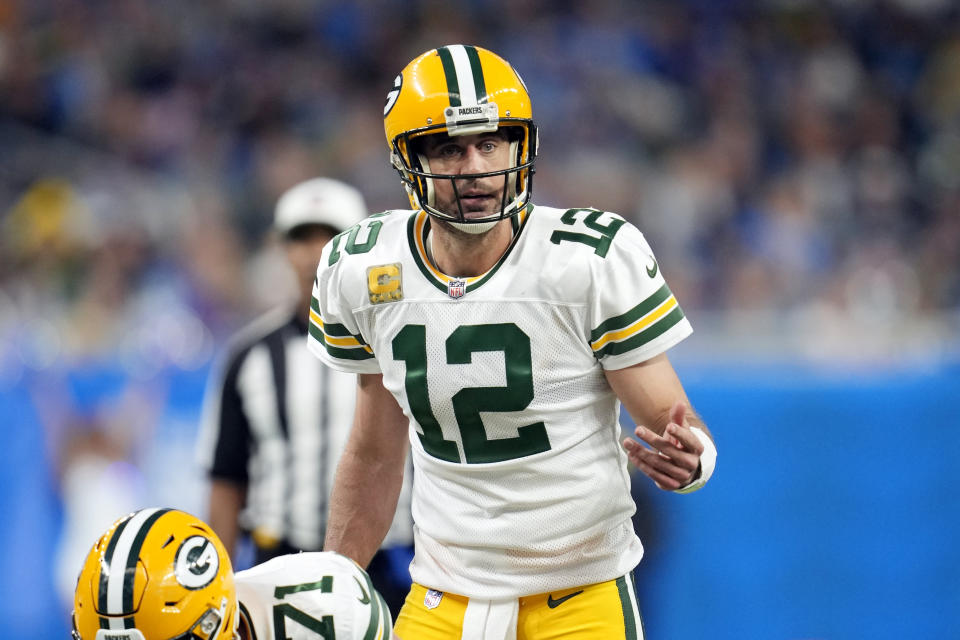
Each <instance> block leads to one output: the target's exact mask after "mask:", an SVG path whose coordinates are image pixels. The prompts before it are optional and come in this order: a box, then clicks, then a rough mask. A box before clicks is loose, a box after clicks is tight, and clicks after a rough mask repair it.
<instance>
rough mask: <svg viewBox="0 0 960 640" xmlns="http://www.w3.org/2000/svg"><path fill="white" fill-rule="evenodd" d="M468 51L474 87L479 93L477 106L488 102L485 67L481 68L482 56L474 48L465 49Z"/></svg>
mask: <svg viewBox="0 0 960 640" xmlns="http://www.w3.org/2000/svg"><path fill="white" fill-rule="evenodd" d="M464 49H466V50H467V59H468V60H470V70H471V71H472V72H473V86H474V87H475V88H476V91H477V104H484V103H486V102H487V83H486V82H484V80H483V67H481V66H480V54H478V53H477V48H476V47H473V46H467V47H464Z"/></svg>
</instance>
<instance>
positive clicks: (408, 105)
mask: <svg viewBox="0 0 960 640" xmlns="http://www.w3.org/2000/svg"><path fill="white" fill-rule="evenodd" d="M383 126H384V130H385V132H386V135H387V145H388V146H389V147H390V161H391V163H392V164H393V166H394V168H395V169H396V170H397V172H398V173H399V174H400V179H401V180H402V181H403V185H404V188H405V189H406V191H407V195H408V196H409V197H410V203H411V204H412V205H413V207H414V208H415V209H423V210H424V211H426V212H427V213H429V214H431V215H433V216H436V217H438V218H441V219H443V220H448V221H451V222H455V223H489V222H492V221H495V220H500V219H502V218H507V217H510V216H512V215H514V214H516V213H517V212H518V211H520V210H521V209H522V208H523V207H524V206H526V204H527V203H528V202H529V201H530V193H531V191H532V187H533V172H534V169H533V163H534V161H535V160H536V155H537V128H536V126H535V125H534V123H533V111H532V108H531V106H530V96H529V95H528V94H527V87H526V85H524V83H523V80H521V79H520V75H519V74H518V73H517V71H516V70H515V69H514V68H513V67H512V66H510V63H508V62H507V61H506V60H504V59H503V58H501V57H499V56H498V55H496V54H494V53H492V52H490V51H487V50H486V49H482V48H480V47H475V46H470V45H461V44H455V45H449V46H446V47H439V48H437V49H432V50H430V51H427V52H426V53H424V54H422V55H420V56H418V57H417V58H416V59H415V60H413V62H411V63H410V64H408V65H407V66H406V67H405V68H404V69H403V71H401V72H400V75H398V76H397V77H396V79H395V80H394V82H393V89H391V90H390V92H389V94H387V103H386V105H385V106H384V108H383ZM499 128H503V129H504V130H505V132H506V133H507V136H508V139H509V140H510V152H511V156H510V157H511V166H510V168H508V169H505V170H503V171H492V172H489V173H479V174H470V175H457V176H452V175H442V174H436V173H430V166H429V164H428V163H427V159H426V157H425V156H424V155H423V154H421V153H418V152H417V145H416V144H411V143H413V142H414V141H415V140H416V139H417V138H419V137H421V136H426V135H432V134H436V133H446V134H448V135H450V136H458V135H468V134H476V133H485V132H491V131H497V130H498V129H499ZM495 175H502V176H503V177H504V183H505V189H504V190H503V201H502V202H501V207H500V211H499V212H498V213H496V214H494V215H491V216H486V217H483V218H476V219H470V220H467V219H466V218H465V216H464V215H463V207H462V206H461V205H460V198H459V194H458V195H457V204H458V208H459V211H458V213H457V214H450V213H447V212H444V211H440V210H439V209H437V208H436V206H435V200H434V182H433V181H434V180H437V179H447V180H451V182H452V183H453V184H454V192H455V193H457V191H456V183H454V182H453V180H454V178H456V179H464V178H480V177H489V176H495Z"/></svg>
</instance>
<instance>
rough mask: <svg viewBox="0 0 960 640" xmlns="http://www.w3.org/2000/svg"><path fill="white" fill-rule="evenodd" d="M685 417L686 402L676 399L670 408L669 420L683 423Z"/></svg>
mask: <svg viewBox="0 0 960 640" xmlns="http://www.w3.org/2000/svg"><path fill="white" fill-rule="evenodd" d="M686 417H687V403H686V402H683V401H682V400H677V401H676V402H675V403H673V407H671V408H670V422H672V423H674V424H684V420H686Z"/></svg>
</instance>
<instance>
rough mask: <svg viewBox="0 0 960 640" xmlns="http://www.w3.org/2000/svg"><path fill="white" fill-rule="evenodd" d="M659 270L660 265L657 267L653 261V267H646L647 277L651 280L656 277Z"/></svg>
mask: <svg viewBox="0 0 960 640" xmlns="http://www.w3.org/2000/svg"><path fill="white" fill-rule="evenodd" d="M659 268H660V265H658V264H657V261H656V260H654V261H653V266H652V267H647V275H648V276H650V277H651V278H655V277H657V269H659Z"/></svg>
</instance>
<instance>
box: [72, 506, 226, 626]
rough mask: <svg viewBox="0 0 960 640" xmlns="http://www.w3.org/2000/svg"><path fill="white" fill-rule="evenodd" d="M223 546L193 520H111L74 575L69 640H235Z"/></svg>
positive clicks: (167, 513) (168, 514)
mask: <svg viewBox="0 0 960 640" xmlns="http://www.w3.org/2000/svg"><path fill="white" fill-rule="evenodd" d="M237 623H238V617H237V592H236V588H235V587H234V583H233V568H232V567H231V565H230V557H229V556H228V555H227V550H226V549H225V548H224V547H223V543H221V542H220V539H219V538H218V537H217V536H216V534H215V533H214V532H213V530H212V529H210V527H209V526H207V525H206V524H205V523H204V522H203V521H201V520H199V519H197V518H195V517H194V516H192V515H190V514H188V513H184V512H183V511H177V510H174V509H143V510H141V511H137V512H135V513H132V514H130V515H127V516H124V517H123V518H120V519H119V520H117V521H116V522H115V523H114V524H113V525H112V526H111V527H110V528H109V529H107V532H106V533H104V534H103V536H102V537H101V538H100V539H99V540H98V541H97V543H96V544H95V545H93V548H92V549H91V550H90V553H89V554H87V558H86V560H85V561H84V563H83V568H82V569H81V571H80V577H79V578H78V580H77V591H76V594H75V597H74V610H73V638H74V640H236V638H237V637H238V636H237Z"/></svg>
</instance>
